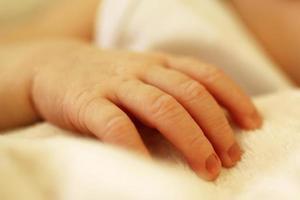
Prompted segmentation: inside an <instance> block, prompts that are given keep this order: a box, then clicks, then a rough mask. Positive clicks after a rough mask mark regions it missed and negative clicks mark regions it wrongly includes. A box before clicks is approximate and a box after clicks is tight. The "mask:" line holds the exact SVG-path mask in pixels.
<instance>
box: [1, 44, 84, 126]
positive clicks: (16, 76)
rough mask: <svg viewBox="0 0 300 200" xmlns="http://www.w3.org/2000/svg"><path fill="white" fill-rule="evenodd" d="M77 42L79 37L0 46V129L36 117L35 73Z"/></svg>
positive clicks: (33, 120) (32, 119)
mask: <svg viewBox="0 0 300 200" xmlns="http://www.w3.org/2000/svg"><path fill="white" fill-rule="evenodd" d="M80 46H82V42H81V41H79V40H36V41H29V42H23V43H12V44H8V45H2V46H1V47H0V110H1V112H0V130H3V129H10V128H14V127H18V126H25V125H29V124H32V123H34V122H37V121H38V120H40V118H41V117H40V115H39V113H38V111H37V110H36V109H35V103H34V101H33V99H32V95H33V94H32V87H33V82H34V77H35V74H36V73H38V71H39V70H41V69H43V68H44V67H46V66H48V65H49V63H50V61H52V60H55V59H57V57H58V56H60V57H61V56H62V55H63V56H66V55H67V54H68V52H69V51H72V49H73V50H74V49H77V47H80ZM52 67H53V66H52ZM47 98H48V97H45V99H47ZM51 101H53V99H51Z"/></svg>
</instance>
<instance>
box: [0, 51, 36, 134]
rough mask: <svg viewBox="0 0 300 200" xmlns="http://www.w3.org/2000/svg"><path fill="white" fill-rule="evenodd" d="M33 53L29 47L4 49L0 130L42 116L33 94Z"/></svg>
mask: <svg viewBox="0 0 300 200" xmlns="http://www.w3.org/2000/svg"><path fill="white" fill-rule="evenodd" d="M32 56H33V52H32V49H31V47H28V46H23V45H5V46H1V48H0V108H1V112H0V130H3V129H8V128H13V127H15V126H22V125H27V124H30V123H32V122H34V121H36V120H37V119H38V117H37V115H36V114H35V112H34V109H33V106H32V104H31V97H30V87H31V77H32V73H33V70H32V69H29V66H28V64H27V63H26V62H28V61H29V60H30V58H31V57H32Z"/></svg>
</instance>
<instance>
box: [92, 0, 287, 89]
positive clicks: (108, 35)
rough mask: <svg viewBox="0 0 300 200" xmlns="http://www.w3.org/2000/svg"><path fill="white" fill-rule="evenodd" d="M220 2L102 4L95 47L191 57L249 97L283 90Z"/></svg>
mask: <svg viewBox="0 0 300 200" xmlns="http://www.w3.org/2000/svg"><path fill="white" fill-rule="evenodd" d="M221 2H222V1H220V0H103V5H102V7H101V8H102V11H101V12H100V14H99V17H98V18H99V21H98V28H97V29H96V30H97V33H96V35H97V43H98V45H100V46H102V47H105V48H124V49H133V50H139V51H149V50H156V51H162V50H163V51H167V52H171V53H180V54H185V55H193V56H196V57H198V58H201V59H202V60H203V61H206V62H208V63H211V64H214V65H216V66H218V67H221V68H222V69H224V71H226V72H227V73H228V74H229V75H231V76H232V77H233V78H234V79H235V80H236V81H237V82H238V83H239V84H240V85H241V86H242V87H244V89H246V90H247V91H248V92H249V94H252V95H257V94H264V93H270V92H275V91H278V90H281V89H286V88H287V87H289V86H290V83H289V82H288V81H287V80H286V79H285V77H283V75H282V74H281V73H279V71H278V68H277V67H276V66H275V64H274V63H272V62H271V61H270V59H268V58H267V56H266V55H264V53H263V52H262V51H261V49H260V47H259V46H258V45H257V44H256V43H255V41H254V39H253V38H252V37H251V35H250V34H249V33H248V32H247V31H246V29H245V28H244V27H243V25H241V24H240V21H239V20H237V19H236V17H235V15H234V14H233V13H232V12H231V10H230V9H229V8H228V7H226V5H223V4H222V3H221Z"/></svg>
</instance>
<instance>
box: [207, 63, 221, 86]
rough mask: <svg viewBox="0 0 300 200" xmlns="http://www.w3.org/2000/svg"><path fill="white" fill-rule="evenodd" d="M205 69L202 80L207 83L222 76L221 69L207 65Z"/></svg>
mask: <svg viewBox="0 0 300 200" xmlns="http://www.w3.org/2000/svg"><path fill="white" fill-rule="evenodd" d="M205 71H206V72H205V76H204V81H205V82H208V83H212V82H216V81H218V80H219V79H220V78H222V77H223V76H224V73H223V71H222V70H220V69H218V68H217V67H214V66H208V67H207V68H206V70H205Z"/></svg>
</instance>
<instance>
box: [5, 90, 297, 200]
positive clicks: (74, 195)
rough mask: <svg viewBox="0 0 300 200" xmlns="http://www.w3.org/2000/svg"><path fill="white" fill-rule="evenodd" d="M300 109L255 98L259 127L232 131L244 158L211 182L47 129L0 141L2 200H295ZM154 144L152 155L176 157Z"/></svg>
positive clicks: (288, 95) (287, 96) (280, 99)
mask: <svg viewBox="0 0 300 200" xmlns="http://www.w3.org/2000/svg"><path fill="white" fill-rule="evenodd" d="M299 102H300V91H291V92H285V93H280V94H276V95H271V96H266V97H262V98H260V99H257V100H256V104H257V106H258V107H259V109H260V111H261V112H262V114H263V116H264V118H265V122H264V126H263V128H262V129H261V130H257V131H251V132H244V131H240V130H237V131H236V135H237V137H238V138H239V140H240V143H241V145H242V147H243V149H244V151H245V153H244V155H243V159H242V161H241V162H240V163H239V164H238V166H237V167H235V168H232V169H230V170H223V171H222V174H221V176H220V177H219V179H218V180H217V181H216V182H215V183H208V182H205V181H203V180H202V179H199V178H198V177H197V176H196V175H195V174H193V173H192V172H191V171H190V170H189V169H188V168H187V167H184V165H178V166H177V165H174V164H167V163H165V162H161V161H149V160H144V159H143V158H140V157H139V156H137V155H134V154H131V153H128V152H125V151H123V150H120V149H118V148H115V147H111V146H108V145H103V144H101V143H100V142H99V141H95V140H89V139H83V138H80V137H79V136H74V134H70V133H67V132H65V131H62V130H60V129H58V128H55V127H53V126H51V125H49V124H47V123H44V124H39V125H36V126H33V127H29V128H27V129H24V130H19V131H14V132H12V133H9V134H5V135H2V136H0V155H1V156H0V157H1V162H0V177H1V179H0V199H3V200H15V199H16V200H19V199H22V200H24V199H30V200H41V199H49V200H50V199H57V200H60V199H64V200H86V199H89V200H93V199H95V200H96V199H122V200H127V199H128V200H129V199H131V200H134V199H136V200H140V199H149V200H152V199H165V200H168V199H169V200H177V199H178V200H179V199H181V200H183V199H189V200H193V199H195V200H196V199H206V200H210V199H211V200H218V199H221V200H223V199H241V200H244V199H245V200H248V199H249V200H250V199H251V200H252V199H273V200H276V199H278V200H281V199H283V198H286V199H289V200H290V199H299V198H300V190H299V188H300V157H299V153H300V146H299V145H300V134H299V133H300V107H299ZM151 138H152V136H151V137H150V136H148V140H152V141H151V143H152V144H153V146H155V147H154V149H153V151H154V152H155V151H156V154H158V155H163V157H164V158H165V159H170V158H172V157H174V154H173V153H174V152H173V150H172V149H171V148H169V147H167V146H164V145H163V144H164V141H163V140H161V139H160V138H159V137H158V138H157V136H155V135H153V138H152V139H151ZM153 146H152V147H153Z"/></svg>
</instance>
